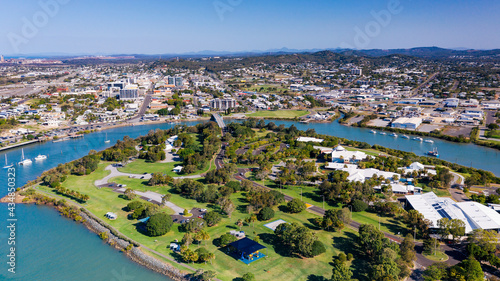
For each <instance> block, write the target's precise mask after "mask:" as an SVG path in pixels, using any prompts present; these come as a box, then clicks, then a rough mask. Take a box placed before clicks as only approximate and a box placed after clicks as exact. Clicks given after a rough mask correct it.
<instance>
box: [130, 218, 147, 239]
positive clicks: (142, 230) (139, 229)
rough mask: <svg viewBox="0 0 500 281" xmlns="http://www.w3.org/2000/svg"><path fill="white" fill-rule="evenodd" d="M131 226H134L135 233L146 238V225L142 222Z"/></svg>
mask: <svg viewBox="0 0 500 281" xmlns="http://www.w3.org/2000/svg"><path fill="white" fill-rule="evenodd" d="M132 225H133V226H135V229H136V230H137V232H139V233H141V234H143V235H146V236H147V233H148V232H147V230H146V224H145V223H142V222H140V221H139V222H136V223H134V224H132Z"/></svg>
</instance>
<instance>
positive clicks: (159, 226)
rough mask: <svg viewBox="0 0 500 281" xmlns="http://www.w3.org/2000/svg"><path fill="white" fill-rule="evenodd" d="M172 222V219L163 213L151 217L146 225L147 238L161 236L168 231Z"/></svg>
mask: <svg viewBox="0 0 500 281" xmlns="http://www.w3.org/2000/svg"><path fill="white" fill-rule="evenodd" d="M172 224H173V221H172V217H171V216H169V215H168V214H165V213H157V214H154V215H152V216H151V217H150V218H149V220H148V223H147V225H146V231H147V234H148V236H161V235H164V234H165V233H167V232H169V231H170V228H171V227H172Z"/></svg>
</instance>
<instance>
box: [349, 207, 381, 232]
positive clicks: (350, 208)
mask: <svg viewBox="0 0 500 281" xmlns="http://www.w3.org/2000/svg"><path fill="white" fill-rule="evenodd" d="M349 209H350V210H351V220H352V205H349ZM379 229H380V227H379Z"/></svg>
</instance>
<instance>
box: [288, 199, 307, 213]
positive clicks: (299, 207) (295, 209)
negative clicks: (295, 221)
mask: <svg viewBox="0 0 500 281" xmlns="http://www.w3.org/2000/svg"><path fill="white" fill-rule="evenodd" d="M286 207H287V210H288V212H290V213H300V212H302V211H304V210H305V209H306V204H305V203H304V202H302V201H300V200H299V199H297V198H294V199H292V201H290V202H288V204H287V205H286Z"/></svg>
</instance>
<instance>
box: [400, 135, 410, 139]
mask: <svg viewBox="0 0 500 281" xmlns="http://www.w3.org/2000/svg"><path fill="white" fill-rule="evenodd" d="M402 138H403V139H409V138H410V137H409V136H407V135H403V136H402Z"/></svg>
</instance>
